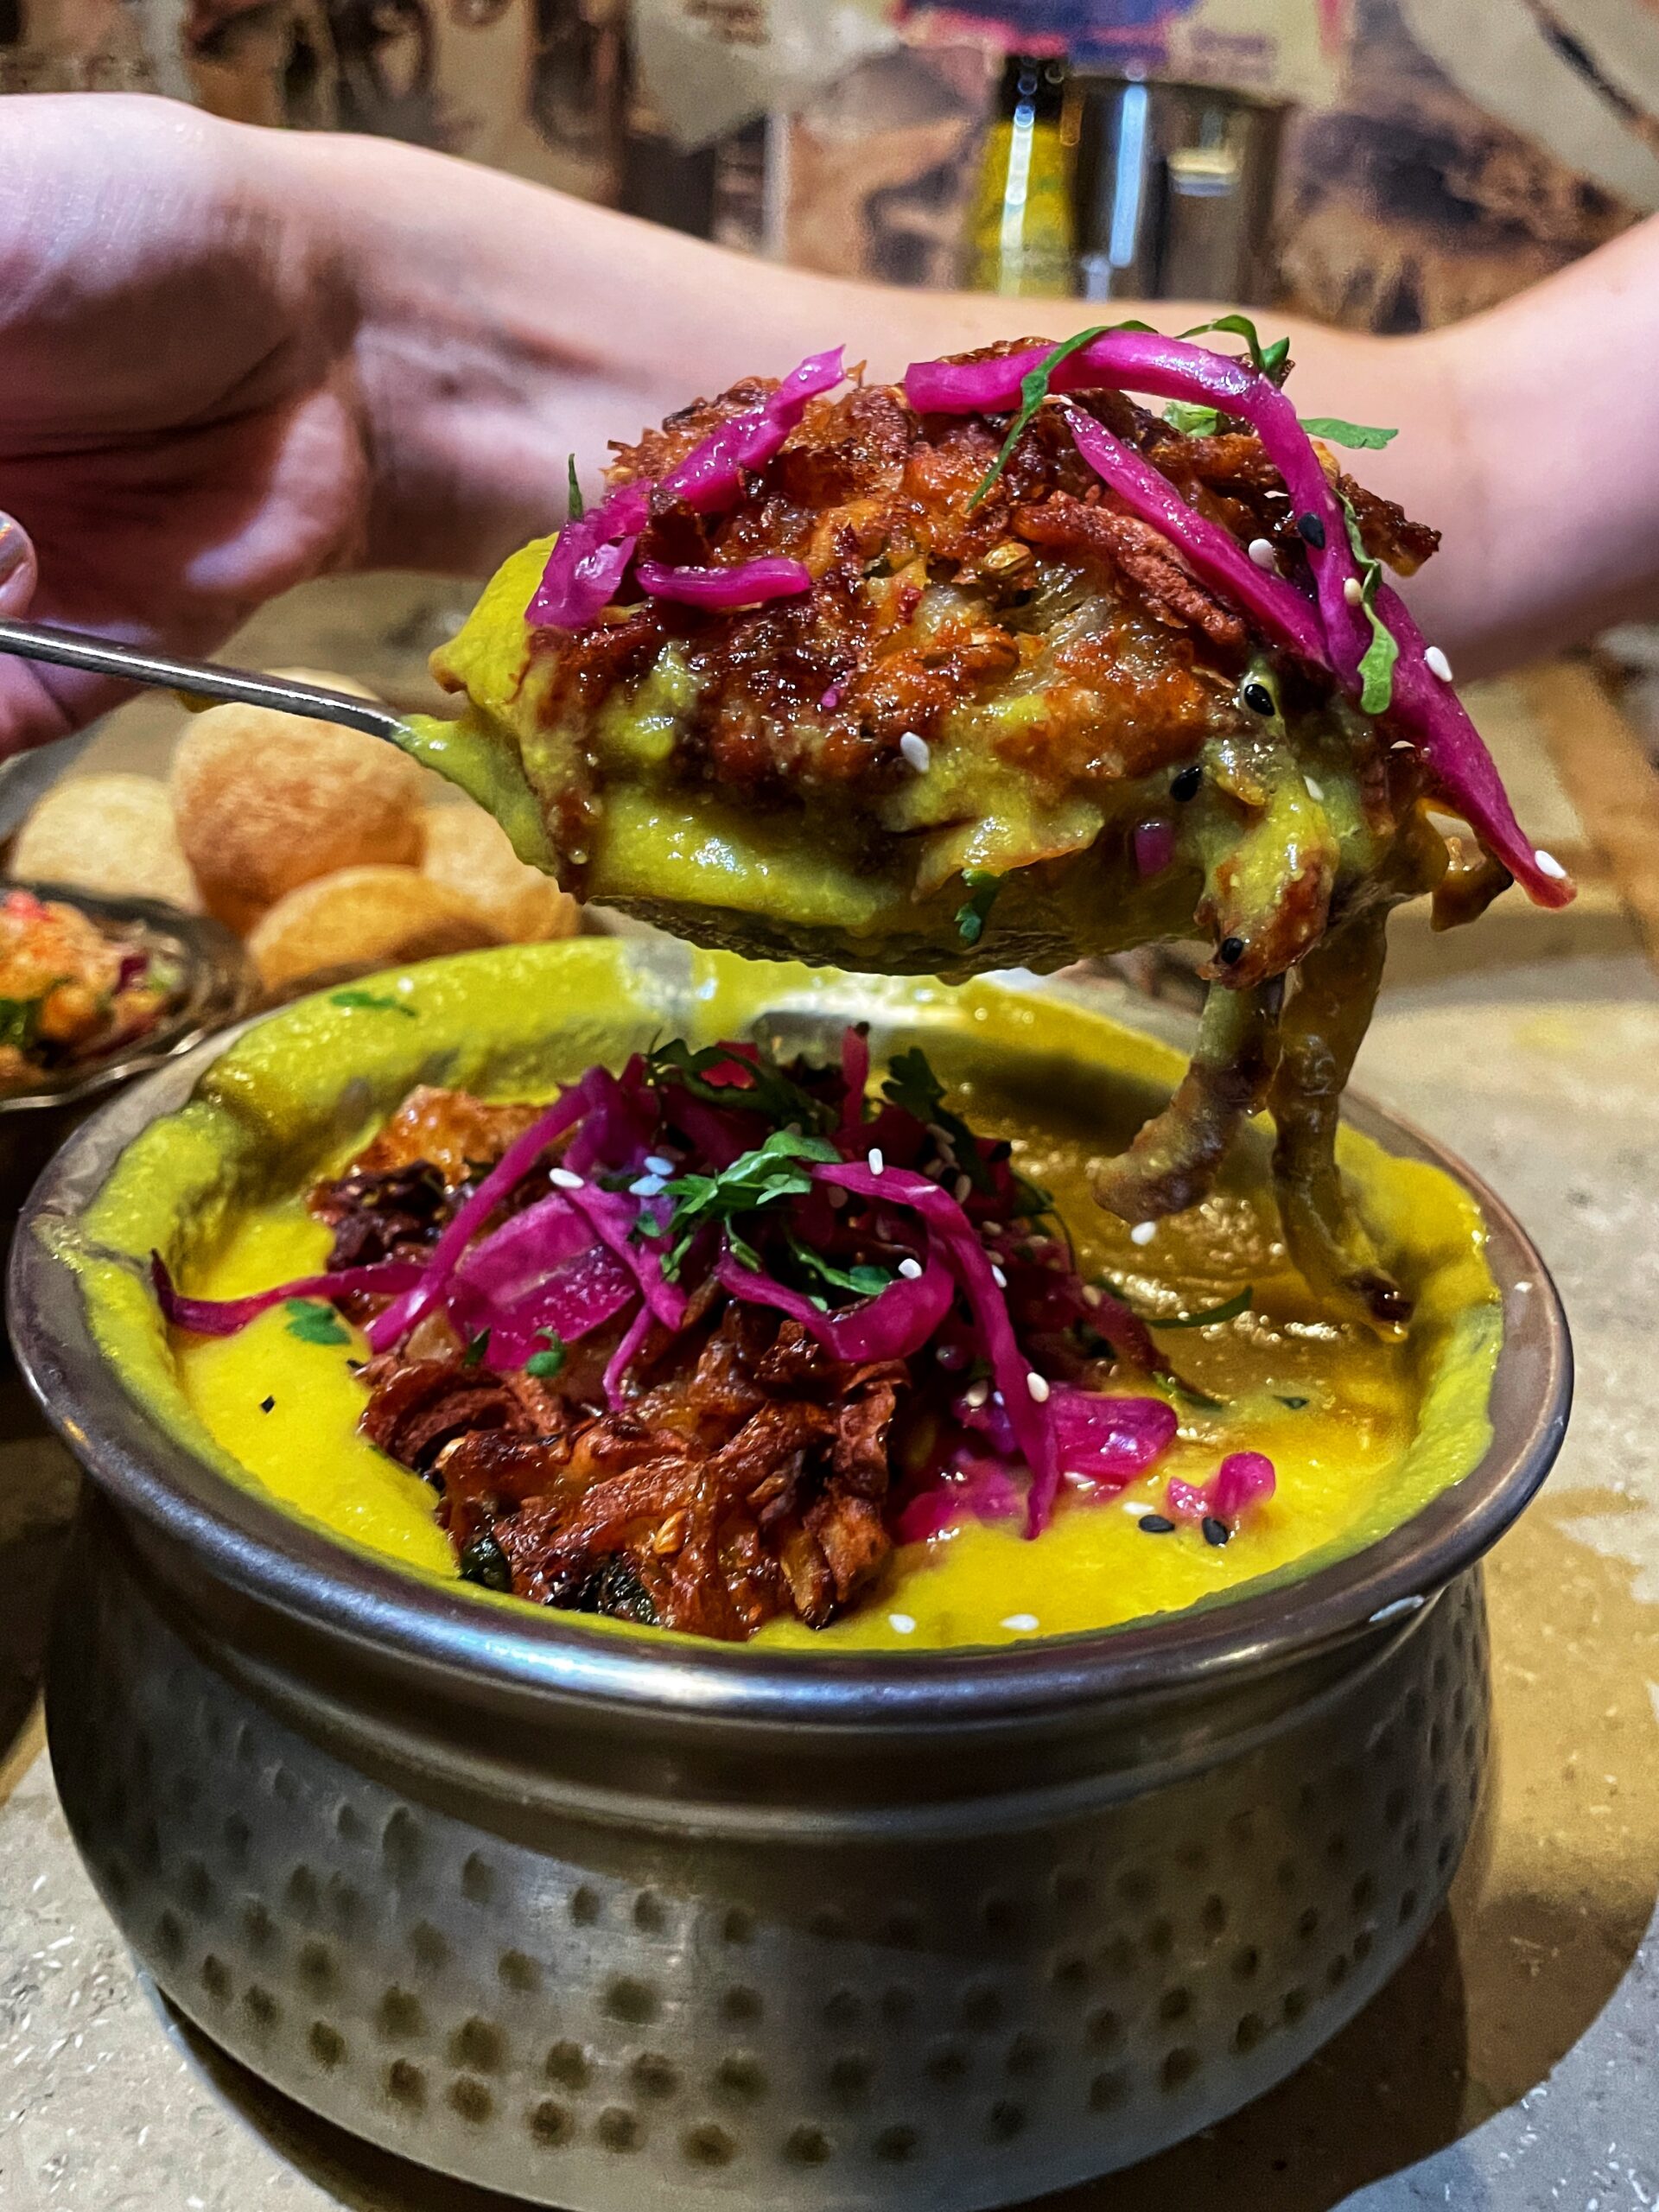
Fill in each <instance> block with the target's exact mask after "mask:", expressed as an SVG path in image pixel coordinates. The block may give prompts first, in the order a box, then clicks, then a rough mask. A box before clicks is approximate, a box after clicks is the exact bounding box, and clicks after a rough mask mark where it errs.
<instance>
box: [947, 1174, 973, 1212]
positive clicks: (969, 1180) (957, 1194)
mask: <svg viewBox="0 0 1659 2212" xmlns="http://www.w3.org/2000/svg"><path fill="white" fill-rule="evenodd" d="M973 1187H974V1179H973V1177H972V1176H971V1175H958V1176H957V1179H956V1181H955V1182H954V1183H953V1184H952V1185H950V1195H951V1197H952V1198H954V1199H955V1200H956V1202H957V1205H959V1206H965V1205H967V1203H968V1199H969V1193H970V1192H972V1190H973Z"/></svg>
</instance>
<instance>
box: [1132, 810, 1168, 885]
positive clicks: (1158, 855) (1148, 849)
mask: <svg viewBox="0 0 1659 2212" xmlns="http://www.w3.org/2000/svg"><path fill="white" fill-rule="evenodd" d="M1174 857H1175V824H1174V823H1173V822H1167V821H1158V822H1142V823H1137V824H1136V827H1135V873H1136V874H1137V875H1140V876H1143V877H1144V876H1149V875H1161V874H1163V872H1164V870H1165V869H1166V868H1167V867H1168V866H1169V864H1170V862H1171V861H1173V859H1174Z"/></svg>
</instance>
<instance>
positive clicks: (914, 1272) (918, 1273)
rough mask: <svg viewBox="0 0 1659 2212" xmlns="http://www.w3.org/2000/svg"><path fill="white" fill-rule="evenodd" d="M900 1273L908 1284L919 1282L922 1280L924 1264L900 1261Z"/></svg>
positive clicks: (917, 1261) (914, 1261)
mask: <svg viewBox="0 0 1659 2212" xmlns="http://www.w3.org/2000/svg"><path fill="white" fill-rule="evenodd" d="M899 1274H901V1275H902V1276H903V1277H904V1279H905V1281H906V1282H919V1281H921V1279H922V1263H921V1262H920V1261H919V1260H900V1261H899Z"/></svg>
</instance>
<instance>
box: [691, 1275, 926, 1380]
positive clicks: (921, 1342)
mask: <svg viewBox="0 0 1659 2212" xmlns="http://www.w3.org/2000/svg"><path fill="white" fill-rule="evenodd" d="M715 1277H716V1279H717V1280H718V1281H719V1282H720V1284H721V1288H722V1289H725V1290H728V1291H729V1292H730V1293H731V1294H732V1296H733V1297H734V1298H741V1299H742V1300H745V1301H746V1302H747V1304H749V1305H751V1306H775V1307H776V1308H777V1309H778V1311H779V1313H787V1314H788V1315H789V1317H790V1319H791V1320H793V1321H798V1322H799V1323H800V1324H801V1325H802V1327H803V1328H804V1329H807V1330H810V1332H811V1333H812V1335H813V1336H814V1337H816V1338H817V1341H818V1342H819V1343H820V1344H822V1345H823V1347H824V1349H825V1351H828V1352H829V1353H830V1354H831V1355H832V1356H833V1357H835V1358H836V1359H844V1360H848V1361H850V1362H853V1363H859V1364H862V1363H865V1362H868V1361H873V1360H878V1359H911V1358H913V1357H915V1355H916V1354H917V1353H918V1351H922V1349H923V1348H924V1347H925V1344H926V1343H927V1341H928V1339H929V1338H930V1337H931V1335H932V1334H933V1332H934V1331H935V1329H937V1328H938V1325H939V1324H940V1322H941V1321H942V1320H943V1319H944V1317H945V1315H946V1313H948V1312H949V1311H950V1300H951V1299H952V1298H953V1297H954V1296H955V1294H956V1287H957V1286H956V1278H955V1277H954V1276H953V1275H952V1274H951V1273H950V1269H949V1268H947V1267H945V1266H944V1264H943V1263H942V1262H940V1261H939V1260H938V1259H937V1258H936V1257H934V1256H933V1255H931V1254H930V1255H929V1257H928V1262H927V1264H926V1266H925V1268H923V1270H922V1272H921V1274H919V1275H918V1278H917V1279H916V1281H914V1282H906V1281H903V1280H902V1279H901V1280H900V1281H898V1282H895V1283H890V1284H889V1285H888V1286H887V1289H886V1290H883V1291H878V1292H877V1294H876V1295H875V1296H874V1298H870V1299H866V1300H863V1301H862V1302H861V1304H859V1305H857V1306H849V1307H846V1308H844V1309H843V1310H842V1312H840V1313H823V1312H822V1311H821V1310H820V1309H819V1308H818V1307H817V1306H815V1305H814V1304H813V1303H812V1300H810V1298H808V1297H806V1296H805V1295H804V1294H803V1293H802V1292H800V1291H798V1290H791V1288H790V1287H789V1286H788V1284H787V1283H781V1282H779V1281H778V1280H777V1278H776V1277H775V1276H773V1275H767V1274H755V1272H754V1270H753V1268H746V1267H744V1266H742V1265H741V1262H738V1261H736V1260H734V1258H733V1257H732V1255H731V1254H730V1253H729V1252H728V1253H724V1254H722V1255H721V1258H720V1260H719V1262H718V1263H717V1264H716V1266H715Z"/></svg>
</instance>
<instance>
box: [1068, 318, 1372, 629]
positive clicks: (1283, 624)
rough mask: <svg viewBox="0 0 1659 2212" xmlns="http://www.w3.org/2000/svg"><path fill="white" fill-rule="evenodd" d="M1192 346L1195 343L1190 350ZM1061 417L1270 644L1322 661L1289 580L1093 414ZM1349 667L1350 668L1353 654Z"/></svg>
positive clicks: (1126, 494)
mask: <svg viewBox="0 0 1659 2212" xmlns="http://www.w3.org/2000/svg"><path fill="white" fill-rule="evenodd" d="M1194 350H1195V351H1196V350H1197V349H1196V348H1195V349H1194ZM1065 417H1066V421H1067V422H1068V423H1070V424H1071V435H1072V436H1073V438H1074V439H1075V440H1076V441H1077V451H1078V452H1079V453H1080V454H1082V455H1083V457H1084V460H1085V461H1087V462H1088V464H1089V466H1090V468H1092V469H1093V470H1094V472H1095V474H1096V476H1098V477H1099V478H1100V480H1101V481H1102V482H1103V484H1107V485H1109V486H1110V487H1111V489H1112V490H1113V491H1114V492H1116V493H1117V495H1118V497H1119V499H1122V502H1123V504H1124V505H1125V506H1126V507H1127V508H1128V510H1129V512H1130V513H1131V514H1134V515H1139V517H1140V518H1141V521H1142V522H1147V523H1150V524H1152V526H1153V527H1154V530H1160V531H1162V532H1163V534H1164V536H1165V537H1167V538H1169V539H1170V540H1171V542H1172V543H1174V544H1176V545H1178V546H1179V548H1180V550H1181V551H1182V552H1183V553H1184V554H1185V556H1186V558H1187V561H1188V563H1190V564H1191V566H1192V570H1193V573H1194V574H1195V575H1198V576H1201V577H1202V578H1203V579H1204V581H1205V582H1206V583H1209V584H1213V585H1214V586H1215V587H1216V588H1217V590H1219V591H1222V592H1224V593H1225V594H1227V596H1228V597H1229V598H1230V600H1232V601H1235V602H1236V604H1237V605H1238V606H1240V607H1243V609H1244V611H1245V613H1247V614H1249V616H1250V617H1251V619H1252V620H1254V621H1255V623H1256V625H1257V626H1258V627H1259V628H1260V629H1262V630H1263V631H1265V632H1267V634H1268V637H1270V638H1271V639H1273V640H1274V644H1275V645H1283V646H1286V647H1287V649H1288V650H1289V651H1290V652H1294V653H1295V654H1296V655H1297V656H1298V657H1299V658H1300V659H1302V660H1305V661H1308V662H1311V663H1312V664H1313V666H1314V667H1316V668H1324V667H1326V666H1328V665H1329V655H1328V652H1327V648H1326V645H1325V635H1324V632H1323V631H1322V630H1321V628H1320V626H1319V613H1318V611H1317V610H1316V609H1315V608H1314V607H1310V606H1309V604H1308V602H1307V601H1306V599H1304V598H1303V596H1302V594H1301V593H1300V592H1299V591H1298V590H1297V588H1296V587H1295V585H1294V584H1293V583H1289V582H1287V581H1286V579H1285V578H1284V577H1283V576H1273V575H1268V574H1267V572H1266V571H1265V570H1264V569H1258V568H1257V567H1256V565H1255V562H1254V561H1252V560H1251V558H1250V556H1249V554H1248V553H1247V552H1246V551H1245V550H1244V549H1243V546H1242V545H1241V544H1240V543H1239V542H1238V540H1237V539H1236V537H1234V536H1233V534H1232V532H1231V531H1230V530H1224V529H1223V528H1222V526H1221V524H1219V523H1217V522H1211V521H1210V520H1209V519H1208V518H1206V517H1205V516H1204V515H1201V514H1200V513H1199V512H1198V510H1197V508H1195V507H1189V506H1188V505H1187V504H1186V501H1185V499H1182V497H1181V495H1180V493H1179V492H1178V491H1177V490H1176V489H1175V486H1173V484H1172V483H1171V482H1170V480H1169V479H1168V477H1166V476H1164V475H1161V474H1160V473H1159V471H1158V470H1157V469H1155V468H1154V467H1153V466H1152V464H1151V462H1150V461H1143V460H1142V459H1141V455H1140V454H1138V453H1134V452H1132V451H1131V450H1130V448H1128V446H1126V445H1125V444H1124V443H1123V442H1122V439H1121V438H1116V437H1114V436H1113V435H1112V433H1111V432H1110V431H1109V429H1106V428H1105V426H1104V425H1103V423H1096V420H1095V418H1094V416H1092V415H1085V414H1084V412H1083V410H1082V409H1081V408H1079V407H1068V408H1067V409H1066V410H1065ZM1354 666H1355V668H1356V670H1357V668H1358V666H1359V663H1358V659H1357V658H1356V659H1355V662H1354Z"/></svg>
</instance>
